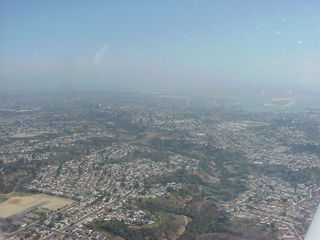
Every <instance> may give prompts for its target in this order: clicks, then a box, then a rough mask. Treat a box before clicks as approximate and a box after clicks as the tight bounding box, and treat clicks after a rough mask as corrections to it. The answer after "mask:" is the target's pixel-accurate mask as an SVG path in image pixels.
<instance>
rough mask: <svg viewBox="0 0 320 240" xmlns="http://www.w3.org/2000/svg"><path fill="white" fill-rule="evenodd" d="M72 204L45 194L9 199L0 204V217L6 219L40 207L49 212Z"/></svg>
mask: <svg viewBox="0 0 320 240" xmlns="http://www.w3.org/2000/svg"><path fill="white" fill-rule="evenodd" d="M73 202H74V201H73V200H70V199H64V198H59V197H54V196H49V195H46V194H33V195H27V196H17V197H11V198H10V199H8V200H6V201H4V202H2V203H0V217H2V218H6V217H10V216H12V215H16V214H23V213H24V212H26V211H28V210H31V209H33V208H38V207H40V206H41V207H43V208H46V209H49V210H57V209H59V208H61V207H64V206H66V205H69V204H71V203H73Z"/></svg>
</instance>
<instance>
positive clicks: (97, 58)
mask: <svg viewBox="0 0 320 240" xmlns="http://www.w3.org/2000/svg"><path fill="white" fill-rule="evenodd" d="M108 48H109V47H108V44H106V43H105V44H104V45H103V46H102V47H101V48H100V49H99V50H98V51H97V53H96V54H95V55H94V58H93V60H94V63H95V64H96V65H99V64H100V63H101V62H102V61H103V59H104V58H105V56H106V54H107V51H108Z"/></svg>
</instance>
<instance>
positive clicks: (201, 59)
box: [0, 0, 320, 91]
mask: <svg viewBox="0 0 320 240" xmlns="http://www.w3.org/2000/svg"><path fill="white" fill-rule="evenodd" d="M319 24H320V1H318V0H310V1H308V0H300V1H298V0H274V1H272V0H269V1H257V0H241V1H239V0H233V1H231V0H229V1H228V0H219V1H218V0H198V1H191V0H190V1H189V0H159V1H156V0H101V1H98V0H90V1H88V0H37V1H36V0H28V1H26V0H21V1H15V0H7V1H6V0H1V1H0V36H1V37H0V88H1V89H4V90H5V89H26V88H29V89H30V88H34V87H36V88H85V89H87V88H90V89H91V88H92V89H94V88H97V89H103V88H108V87H110V86H113V87H122V86H124V87H126V88H128V89H130V88H132V89H135V88H137V89H139V88H141V87H144V88H152V87H154V89H156V88H160V87H163V88H170V87H172V88H177V87H179V86H182V87H186V88H188V87H192V88H203V89H208V88H219V87H221V88H222V87H224V88H228V87H231V88H235V89H237V88H239V87H240V86H250V87H252V88H261V91H265V89H268V87H274V86H276V87H278V88H280V87H284V88H285V89H286V90H288V91H290V90H291V89H293V88H295V87H296V86H298V87H301V86H311V87H312V88H313V89H318V88H320V27H319ZM244 88H245V87H244ZM266 91H268V90H266Z"/></svg>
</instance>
